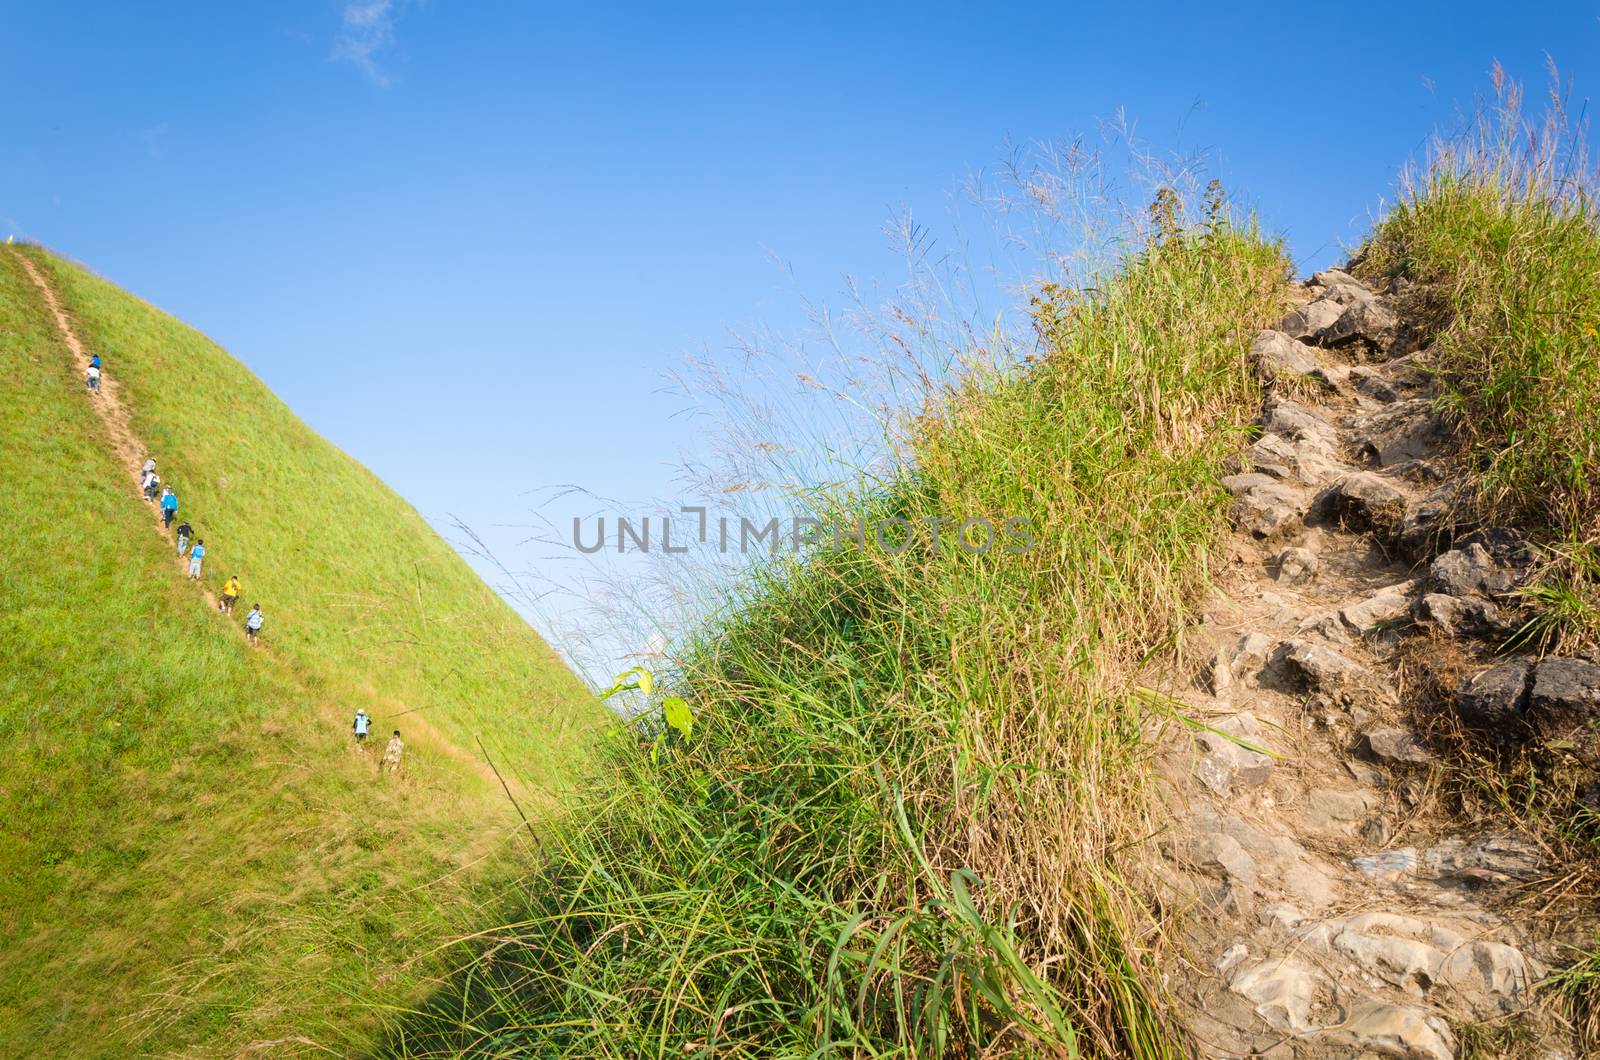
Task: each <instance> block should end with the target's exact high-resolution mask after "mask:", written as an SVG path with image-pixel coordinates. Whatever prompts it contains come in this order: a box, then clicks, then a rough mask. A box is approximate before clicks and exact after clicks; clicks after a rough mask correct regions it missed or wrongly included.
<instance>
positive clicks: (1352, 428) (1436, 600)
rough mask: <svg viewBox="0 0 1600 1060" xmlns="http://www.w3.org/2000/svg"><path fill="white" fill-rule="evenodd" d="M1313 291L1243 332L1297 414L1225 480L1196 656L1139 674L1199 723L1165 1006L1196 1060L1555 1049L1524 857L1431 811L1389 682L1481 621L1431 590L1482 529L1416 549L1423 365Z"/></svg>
mask: <svg viewBox="0 0 1600 1060" xmlns="http://www.w3.org/2000/svg"><path fill="white" fill-rule="evenodd" d="M1318 279H1319V280H1320V281H1321V282H1318V283H1314V284H1312V285H1308V286H1307V288H1306V290H1305V292H1304V294H1305V297H1306V298H1307V299H1308V300H1309V301H1308V304H1307V305H1306V306H1303V307H1301V308H1300V309H1298V310H1296V311H1295V312H1294V313H1291V314H1290V316H1289V318H1287V319H1286V320H1285V322H1284V324H1282V325H1280V327H1281V328H1282V329H1283V330H1282V331H1281V332H1280V331H1274V332H1263V333H1262V336H1261V337H1260V338H1258V339H1257V342H1256V349H1255V351H1254V353H1255V355H1256V357H1257V359H1258V361H1259V362H1260V363H1261V365H1262V366H1263V369H1264V371H1263V374H1264V375H1267V376H1268V377H1269V379H1272V380H1275V381H1276V383H1277V389H1278V390H1280V391H1282V390H1293V391H1294V393H1295V394H1296V396H1298V397H1299V398H1300V400H1290V399H1289V398H1287V397H1283V396H1280V395H1279V394H1277V393H1274V392H1273V387H1272V386H1270V385H1269V387H1268V393H1269V396H1268V398H1267V402H1266V405H1265V407H1264V409H1263V414H1262V434H1261V436H1260V438H1259V439H1258V440H1257V441H1256V442H1255V443H1254V444H1253V445H1252V446H1251V448H1250V450H1249V451H1248V453H1247V454H1246V457H1245V459H1244V461H1243V463H1242V466H1241V468H1240V473H1239V474H1235V475H1231V476H1229V477H1228V478H1227V479H1225V480H1224V481H1225V485H1227V487H1228V488H1229V490H1230V492H1232V493H1233V494H1234V496H1235V498H1236V500H1235V506H1234V509H1233V518H1234V522H1235V525H1236V527H1237V531H1236V533H1235V536H1234V538H1233V540H1232V542H1231V550H1232V564H1231V566H1230V568H1229V569H1228V570H1227V571H1226V572H1225V573H1224V574H1223V575H1222V576H1221V578H1220V579H1219V586H1218V589H1217V590H1216V592H1215V593H1214V594H1213V597H1212V599H1211V600H1210V601H1209V603H1208V604H1207V606H1206V608H1205V611H1204V617H1203V622H1202V625H1201V626H1200V627H1199V630H1198V632H1197V633H1196V634H1195V635H1194V636H1193V637H1192V638H1191V639H1190V641H1189V643H1188V644H1187V646H1186V655H1187V656H1188V657H1189V658H1191V659H1194V660H1199V661H1200V664H1199V665H1198V666H1184V667H1183V668H1182V669H1181V670H1180V672H1176V673H1169V674H1165V675H1162V676H1161V677H1160V678H1159V680H1162V681H1163V682H1164V684H1165V687H1166V688H1168V689H1169V690H1170V691H1171V693H1172V695H1173V696H1174V698H1177V699H1180V700H1182V701H1183V703H1184V704H1185V706H1184V708H1183V709H1184V710H1185V711H1186V712H1188V713H1189V714H1190V715H1191V716H1192V717H1193V718H1195V719H1196V720H1198V721H1200V722H1203V723H1204V724H1205V725H1206V726H1209V727H1211V729H1210V731H1208V730H1199V731H1195V732H1190V733H1186V734H1183V735H1179V736H1174V737H1173V738H1172V740H1171V743H1170V745H1169V746H1168V747H1167V749H1166V755H1165V761H1166V765H1167V778H1166V779H1167V782H1168V785H1169V790H1170V792H1171V796H1172V801H1171V806H1170V810H1171V818H1172V830H1171V832H1170V833H1169V837H1168V838H1167V840H1166V841H1165V842H1164V846H1163V853H1164V856H1165V864H1164V865H1163V867H1162V872H1163V874H1164V875H1165V877H1166V883H1167V886H1168V887H1169V893H1168V895H1167V896H1166V897H1167V898H1168V899H1169V900H1170V901H1171V903H1172V906H1171V908H1174V909H1178V910H1182V911H1183V914H1182V915H1181V917H1180V922H1181V923H1182V925H1183V928H1182V931H1181V938H1182V943H1183V949H1184V951H1185V958H1186V960H1185V961H1180V962H1179V963H1180V965H1182V966H1181V967H1180V968H1179V969H1177V970H1176V972H1175V976H1174V977H1175V979H1176V980H1177V981H1178V983H1179V986H1178V987H1177V991H1176V992H1177V993H1178V995H1179V1001H1180V1004H1182V1005H1183V1007H1184V1008H1185V1009H1186V1010H1187V1014H1188V1023H1189V1027H1190V1029H1191V1031H1192V1033H1193V1035H1194V1037H1195V1039H1196V1040H1197V1042H1198V1043H1199V1046H1200V1049H1201V1050H1202V1055H1205V1056H1211V1057H1244V1056H1270V1057H1279V1058H1290V1057H1316V1058H1330V1057H1350V1056H1364V1057H1365V1056H1371V1057H1379V1056H1382V1057H1408V1058H1425V1060H1449V1058H1453V1057H1455V1056H1457V1055H1468V1053H1467V1052H1463V1050H1467V1051H1470V1055H1485V1056H1486V1055H1496V1056H1501V1055H1513V1054H1512V1053H1510V1052H1509V1051H1502V1049H1503V1048H1505V1047H1504V1045H1503V1043H1504V1042H1516V1043H1518V1049H1519V1050H1521V1049H1524V1048H1525V1049H1526V1050H1527V1051H1526V1052H1522V1051H1518V1052H1516V1053H1515V1054H1514V1055H1518V1056H1530V1057H1531V1056H1541V1057H1543V1056H1548V1057H1557V1056H1569V1055H1572V1054H1571V1053H1570V1052H1568V1051H1567V1050H1566V1047H1565V1045H1564V1043H1563V1039H1564V1038H1565V1037H1566V1034H1565V1032H1564V1031H1563V1029H1562V1028H1561V1026H1560V1023H1559V1020H1557V1019H1555V1018H1553V1017H1552V1015H1551V1014H1550V1013H1548V1012H1546V1011H1544V1010H1542V1009H1540V1008H1538V1007H1537V1006H1536V1005H1535V1002H1534V992H1535V985H1536V984H1537V983H1538V982H1539V980H1540V979H1541V978H1542V977H1543V976H1544V974H1545V972H1546V970H1547V967H1548V963H1549V961H1550V959H1551V957H1552V953H1551V946H1550V945H1549V940H1548V939H1543V940H1541V939H1540V938H1538V936H1539V935H1541V934H1548V933H1547V932H1542V931H1541V930H1540V926H1539V924H1537V923H1536V922H1535V920H1534V918H1533V916H1532V915H1531V914H1529V913H1527V912H1526V911H1525V908H1523V907H1519V906H1518V904H1517V899H1518V897H1519V896H1520V895H1521V894H1522V893H1523V892H1525V891H1526V890H1527V889H1529V888H1530V887H1532V886H1534V885H1535V883H1536V882H1537V881H1538V880H1539V879H1540V877H1541V876H1542V875H1544V872H1543V870H1544V868H1545V866H1546V863H1547V857H1546V852H1545V851H1543V850H1542V849H1541V848H1540V847H1539V845H1538V843H1537V842H1536V840H1535V839H1533V838H1530V837H1528V836H1524V835H1519V834H1514V833H1511V832H1508V831H1507V830H1506V829H1505V828H1504V827H1495V828H1491V827H1488V826H1486V825H1485V824H1484V823H1482V822H1465V821H1460V820H1453V819H1450V818H1448V817H1445V816H1442V815H1441V814H1439V813H1438V812H1437V810H1436V800H1434V799H1433V798H1432V793H1433V792H1434V791H1435V790H1436V789H1437V788H1438V785H1439V780H1440V773H1439V772H1438V771H1439V770H1440V769H1441V768H1443V767H1442V766H1441V764H1440V763H1439V762H1438V761H1437V760H1436V759H1435V757H1434V755H1433V754H1432V753H1430V751H1429V750H1428V749H1427V748H1426V746H1425V745H1424V743H1423V742H1421V741H1420V740H1419V739H1418V737H1417V734H1416V733H1415V732H1413V731H1412V728H1411V726H1410V722H1409V719H1410V718H1411V717H1413V716H1414V715H1413V713H1412V708H1414V707H1415V704H1414V703H1413V702H1411V700H1412V699H1413V698H1414V691H1413V690H1412V689H1410V688H1408V687H1407V686H1406V684H1405V683H1404V680H1403V677H1404V673H1405V672H1406V671H1404V670H1403V668H1402V667H1401V659H1402V657H1403V652H1404V651H1405V650H1411V651H1415V650H1417V649H1418V646H1419V645H1427V649H1426V650H1436V651H1441V652H1442V651H1446V650H1449V646H1450V644H1451V642H1452V641H1453V640H1460V639H1462V638H1466V637H1469V636H1472V635H1473V627H1474V626H1475V625H1482V624H1487V623H1488V622H1489V621H1490V620H1491V619H1493V618H1494V615H1495V611H1496V609H1495V605H1494V604H1493V603H1492V602H1491V600H1490V599H1489V596H1488V594H1484V595H1482V596H1480V595H1476V594H1475V593H1472V592H1469V591H1467V590H1466V589H1463V588H1462V587H1461V586H1460V585H1459V584H1455V583H1451V584H1441V579H1443V580H1444V582H1449V580H1450V575H1449V572H1450V571H1452V570H1456V569H1457V568H1460V567H1461V566H1462V564H1467V565H1469V566H1470V565H1471V564H1479V565H1485V564H1490V563H1497V564H1499V563H1503V562H1504V561H1506V559H1507V557H1506V556H1504V555H1501V554H1499V553H1497V552H1496V551H1495V549H1496V547H1497V546H1496V544H1495V541H1494V540H1491V539H1489V538H1484V539H1483V541H1482V542H1480V545H1481V546H1482V547H1480V546H1479V545H1471V544H1469V543H1468V542H1467V541H1466V540H1464V539H1457V540H1456V541H1455V543H1454V545H1455V547H1454V549H1453V550H1452V551H1450V552H1449V553H1446V554H1445V555H1444V556H1442V557H1437V558H1436V557H1435V556H1434V555H1433V552H1434V548H1435V546H1434V542H1435V540H1436V539H1437V533H1438V528H1439V525H1440V520H1441V518H1442V513H1443V512H1445V511H1446V510H1447V509H1448V507H1449V499H1450V496H1451V490H1452V489H1453V488H1454V484H1453V483H1451V482H1450V481H1449V480H1448V479H1447V477H1446V476H1445V474H1444V472H1443V470H1442V467H1441V465H1440V464H1438V463H1436V461H1435V459H1434V458H1435V457H1436V456H1438V455H1439V453H1440V450H1441V449H1442V447H1443V446H1444V445H1445V443H1446V442H1447V440H1448V438H1447V431H1446V429H1445V426H1444V424H1443V423H1442V422H1441V420H1440V419H1439V418H1438V416H1437V414H1436V412H1435V410H1434V404H1433V401H1432V397H1433V390H1432V385H1431V382H1430V379H1429V376H1428V374H1427V371H1426V363H1425V362H1426V354H1425V353H1423V354H1416V353H1414V354H1410V355H1401V356H1390V354H1391V353H1392V352H1394V349H1395V346H1394V344H1395V334H1396V330H1397V325H1398V323H1399V321H1398V318H1396V317H1395V316H1394V314H1393V311H1392V307H1391V306H1389V305H1388V302H1387V299H1385V298H1383V297H1382V296H1376V295H1374V293H1373V292H1371V291H1369V290H1367V289H1366V288H1365V287H1363V286H1361V285H1359V284H1356V283H1355V281H1353V280H1352V279H1351V278H1350V277H1349V276H1348V275H1346V274H1344V273H1338V272H1331V271H1330V272H1329V273H1322V274H1318ZM1351 316H1354V317H1356V318H1357V319H1356V320H1355V321H1353V322H1350V321H1348V318H1350V317H1351ZM1342 322H1343V323H1342ZM1297 337H1298V338H1304V339H1305V340H1306V341H1305V343H1302V342H1299V341H1296V338H1297ZM1308 343H1309V344H1312V345H1308ZM1352 354H1353V355H1354V356H1352ZM1369 358H1370V359H1369ZM1430 561H1433V562H1432V565H1431V566H1430ZM1441 564H1443V566H1441ZM1452 565H1453V566H1452ZM1441 570H1443V571H1444V572H1445V573H1444V574H1441V573H1440V571H1441ZM1469 580H1470V579H1469ZM1479 635H1483V636H1486V635H1487V634H1482V633H1481V632H1480V634H1479ZM1196 671H1198V676H1197V675H1196ZM1263 752H1269V753H1263ZM1495 1035H1503V1037H1495ZM1482 1042H1489V1043H1490V1046H1491V1048H1490V1051H1489V1052H1478V1051H1471V1050H1478V1049H1482V1048H1484V1046H1483V1045H1482V1044H1480V1043H1482Z"/></svg>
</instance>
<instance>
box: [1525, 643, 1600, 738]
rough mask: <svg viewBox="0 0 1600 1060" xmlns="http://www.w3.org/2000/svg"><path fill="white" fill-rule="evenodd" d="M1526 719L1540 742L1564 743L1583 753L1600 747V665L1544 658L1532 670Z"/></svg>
mask: <svg viewBox="0 0 1600 1060" xmlns="http://www.w3.org/2000/svg"><path fill="white" fill-rule="evenodd" d="M1524 716H1525V717H1526V718H1527V720H1528V723H1529V724H1530V725H1531V726H1532V727H1533V732H1534V734H1535V735H1536V736H1537V737H1538V738H1539V739H1541V740H1547V741H1548V740H1564V741H1568V742H1571V743H1572V744H1573V745H1574V748H1573V749H1574V750H1576V751H1578V752H1579V753H1580V754H1587V755H1592V754H1593V752H1594V751H1595V750H1596V747H1597V745H1600V733H1596V732H1595V730H1594V728H1593V724H1592V723H1593V722H1594V721H1595V719H1596V717H1597V716H1600V665H1597V664H1595V663H1592V662H1590V661H1589V660H1587V659H1576V658H1557V659H1541V660H1540V661H1539V662H1538V663H1537V664H1536V665H1535V666H1534V668H1533V683H1532V685H1530V686H1529V689H1528V701H1527V705H1526V706H1525V708H1524Z"/></svg>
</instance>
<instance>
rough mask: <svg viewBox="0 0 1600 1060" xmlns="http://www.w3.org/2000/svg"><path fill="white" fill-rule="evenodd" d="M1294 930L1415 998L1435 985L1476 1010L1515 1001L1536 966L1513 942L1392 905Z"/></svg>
mask: <svg viewBox="0 0 1600 1060" xmlns="http://www.w3.org/2000/svg"><path fill="white" fill-rule="evenodd" d="M1301 938H1302V939H1303V940H1304V941H1305V942H1306V943H1307V944H1309V945H1311V946H1313V947H1315V948H1319V949H1323V950H1325V951H1327V952H1330V953H1335V954H1339V955H1342V956H1343V957H1345V958H1347V959H1349V960H1351V961H1353V962H1355V963H1356V964H1358V965H1360V966H1361V967H1362V968H1363V969H1365V970H1366V971H1367V972H1368V973H1370V974H1371V975H1374V976H1376V977H1377V978H1379V979H1382V980H1384V981H1385V982H1387V983H1389V984H1391V985H1392V986H1395V987H1397V988H1399V989H1401V990H1403V991H1405V992H1406V993H1409V994H1411V995H1412V996H1414V997H1417V998H1419V999H1421V998H1424V997H1427V996H1428V995H1429V994H1430V993H1431V992H1433V991H1436V990H1438V989H1440V988H1441V987H1442V988H1444V989H1446V990H1447V991H1449V992H1450V993H1451V994H1453V995H1454V997H1455V998H1456V999H1458V1000H1459V1001H1461V1002H1463V1003H1465V1005H1466V1006H1467V1007H1468V1008H1470V1010H1471V1011H1472V1012H1473V1013H1474V1014H1475V1015H1477V1016H1478V1017H1480V1018H1489V1017H1493V1016H1498V1015H1502V1014H1504V1013H1506V1012H1510V1011H1513V1010H1515V1009H1517V1008H1520V1007H1522V1006H1523V1005H1524V1004H1525V1003H1526V1002H1527V1001H1528V999H1529V997H1530V995H1531V991H1532V988H1533V983H1534V981H1535V980H1536V979H1537V978H1538V977H1539V976H1540V975H1541V974H1542V973H1543V969H1541V968H1540V967H1539V966H1538V965H1537V963H1536V962H1532V961H1530V960H1528V959H1527V958H1525V957H1524V956H1523V955H1522V952H1521V951H1520V950H1518V949H1516V948H1515V947H1513V946H1508V945H1506V944H1505V943H1502V942H1495V941H1493V940H1491V939H1486V938H1481V937H1477V936H1476V935H1475V934H1474V935H1469V934H1465V933H1463V932H1461V931H1458V930H1456V929H1455V928H1454V927H1451V926H1450V925H1448V924H1446V923H1440V922H1436V921H1430V920H1424V919H1422V918H1421V917H1415V916H1406V915H1403V914H1400V913H1385V912H1373V913H1358V914H1356V915H1354V916H1348V917H1337V918H1334V919H1332V920H1326V921H1322V922H1319V923H1316V924H1314V925H1311V926H1310V927H1307V928H1304V929H1302V931H1301Z"/></svg>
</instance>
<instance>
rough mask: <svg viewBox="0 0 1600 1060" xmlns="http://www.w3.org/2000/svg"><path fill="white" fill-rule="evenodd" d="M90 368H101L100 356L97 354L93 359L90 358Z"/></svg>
mask: <svg viewBox="0 0 1600 1060" xmlns="http://www.w3.org/2000/svg"><path fill="white" fill-rule="evenodd" d="M89 367H90V368H99V367H100V355H99V354H98V353H97V354H95V355H94V356H93V357H91V358H89Z"/></svg>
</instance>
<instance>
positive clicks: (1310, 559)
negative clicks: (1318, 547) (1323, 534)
mask: <svg viewBox="0 0 1600 1060" xmlns="http://www.w3.org/2000/svg"><path fill="white" fill-rule="evenodd" d="M1318 565H1319V561H1318V559H1317V554H1316V553H1315V552H1312V551H1311V550H1310V549H1308V548H1286V549H1284V550H1283V551H1282V552H1280V553H1278V558H1277V561H1276V562H1275V563H1274V564H1273V567H1274V569H1275V570H1276V571H1277V576H1278V580H1279V581H1283V582H1289V583H1290V584H1295V583H1298V582H1303V581H1308V580H1310V579H1311V578H1312V577H1314V576H1315V575H1316V573H1317V567H1318Z"/></svg>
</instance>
